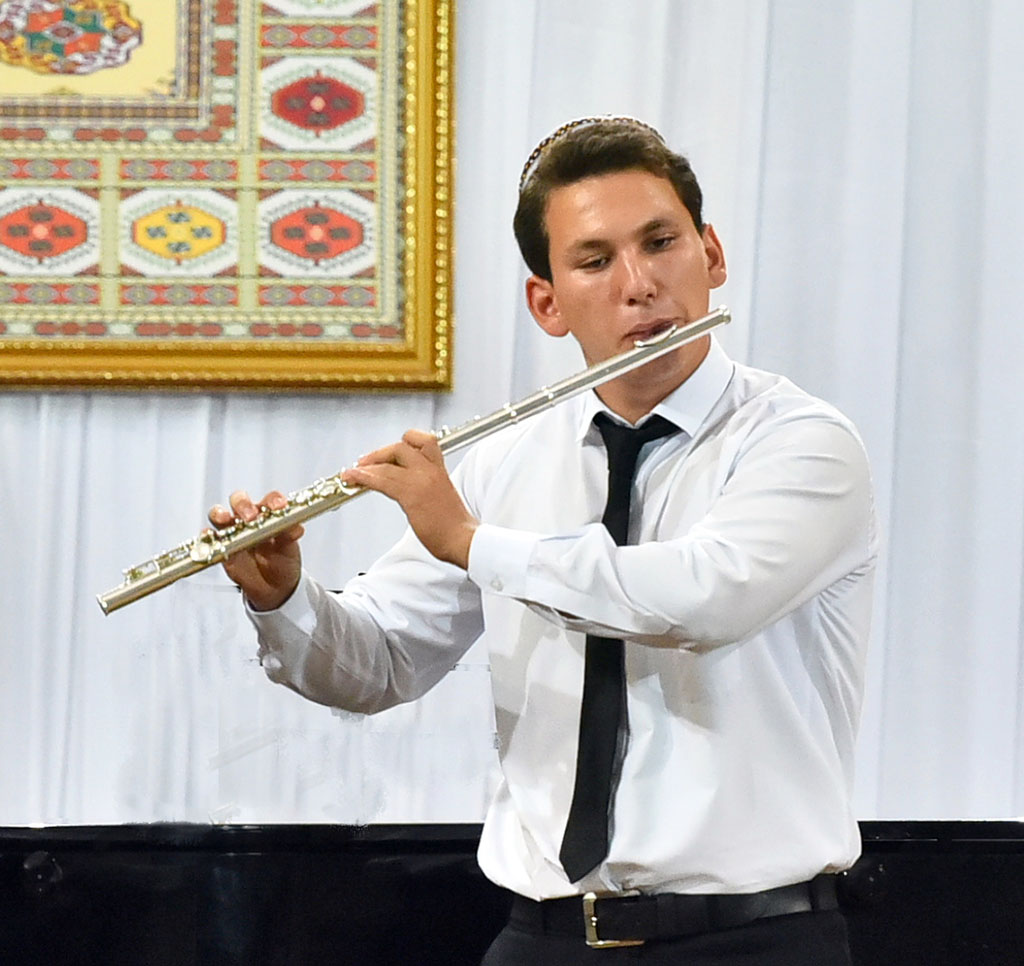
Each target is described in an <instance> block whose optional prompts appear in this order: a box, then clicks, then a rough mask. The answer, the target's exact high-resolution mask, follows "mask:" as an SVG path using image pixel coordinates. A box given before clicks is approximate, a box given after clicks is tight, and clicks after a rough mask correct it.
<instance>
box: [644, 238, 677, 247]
mask: <svg viewBox="0 0 1024 966" xmlns="http://www.w3.org/2000/svg"><path fill="white" fill-rule="evenodd" d="M675 240H676V236H675V235H659V236H658V237H657V238H652V239H651V242H650V244H651V248H654V249H658V248H668V246H669V245H671V244H672V242H674V241H675Z"/></svg>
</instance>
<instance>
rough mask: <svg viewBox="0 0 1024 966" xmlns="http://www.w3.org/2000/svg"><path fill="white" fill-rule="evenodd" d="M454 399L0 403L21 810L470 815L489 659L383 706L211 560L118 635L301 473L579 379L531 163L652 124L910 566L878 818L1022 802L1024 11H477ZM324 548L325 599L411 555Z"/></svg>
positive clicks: (6, 685) (355, 538)
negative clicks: (295, 666) (277, 637)
mask: <svg viewBox="0 0 1024 966" xmlns="http://www.w3.org/2000/svg"><path fill="white" fill-rule="evenodd" d="M456 47H457V75H456V77H457V82H456V90H457V98H456V103H457V118H458V132H457V151H456V154H457V163H458V170H457V179H456V193H455V204H456V212H455V227H456V243H457V254H456V263H455V264H456V296H455V315H456V317H455V386H456V388H455V390H454V392H452V393H451V394H450V395H437V396H430V395H405V396H399V395H395V396H386V395H343V394H337V395H332V396H297V395H296V396H291V395H282V394H272V395H271V394H266V395H263V394H245V395H233V394H218V395H198V394H180V395H175V394H170V393H120V394H114V393H98V392H96V393H77V392H75V393H4V394H0V445H2V454H3V455H2V460H0V825H14V824H28V823H72V824H93V823H120V822H139V821H157V820H190V821H223V822H234V821H245V822H277V821H285V822H358V823H363V822H388V821H450V822H458V821H477V820H479V819H480V818H481V817H482V814H483V808H484V803H485V801H486V799H487V794H488V790H489V785H490V781H491V779H492V768H493V760H492V759H493V735H492V724H491V717H490V711H489V705H488V698H489V695H488V687H489V685H488V672H487V665H486V656H485V655H484V654H482V653H479V652H478V651H477V650H474V651H471V652H470V654H469V655H467V657H466V659H465V660H464V661H463V662H462V663H461V664H460V665H459V666H458V667H457V668H456V669H455V671H454V672H453V673H452V674H451V675H450V676H449V678H448V679H447V680H446V681H445V682H444V683H443V684H442V685H441V686H440V687H439V688H438V689H437V690H436V691H435V692H434V693H432V694H431V695H428V696H427V698H426V699H425V700H424V701H423V702H421V703H420V704H418V705H414V706H409V707H405V708H399V709H396V710H394V711H391V712H388V713H386V714H384V715H381V716H378V717H376V718H371V719H362V718H358V717H355V716H351V715H340V714H337V713H332V712H331V711H329V710H328V709H326V708H321V707H318V706H314V705H311V704H309V703H308V702H305V701H303V700H302V699H300V698H298V697H297V696H295V695H293V694H291V693H290V692H287V691H285V690H283V689H281V688H278V687H276V686H273V685H271V684H270V683H269V682H267V681H266V679H265V678H264V676H263V673H262V671H261V670H260V668H259V667H258V666H257V664H256V663H255V660H254V643H253V636H252V634H251V632H250V630H249V628H248V625H247V624H246V622H245V620H244V618H243V617H242V615H241V611H240V607H239V603H238V600H237V595H236V594H235V592H234V591H233V590H232V589H231V588H230V587H229V586H228V585H227V583H226V581H225V580H224V578H223V577H222V576H221V575H220V574H219V572H217V571H212V570H211V571H206V572H205V573H204V574H201V575H198V576H196V577H194V578H192V579H190V580H188V581H183V582H181V583H179V584H176V585H174V587H172V588H170V589H168V590H165V591H163V592H161V593H160V594H157V595H155V596H153V597H150V598H148V599H147V600H145V601H142V602H139V603H137V604H134V605H132V606H131V607H129V608H127V609H126V610H123V611H120V612H118V613H116V614H114V615H112V616H110V617H103V616H102V614H101V613H100V610H99V608H98V607H97V605H96V602H95V600H94V595H95V594H96V593H97V592H98V591H101V590H106V589H108V588H109V587H110V586H112V585H113V584H115V583H117V582H118V580H119V573H120V570H121V568H122V567H124V566H127V565H128V564H134V563H136V562H138V561H141V560H143V559H146V558H148V557H150V556H151V555H153V554H154V553H155V552H157V551H161V550H164V549H167V548H168V547H170V546H172V545H173V544H175V543H178V542H179V541H181V540H183V539H185V538H186V537H187V536H189V535H191V534H192V533H193V532H195V531H196V529H197V528H198V527H199V526H200V525H201V524H202V522H203V520H204V516H205V510H206V508H207V507H208V506H209V505H210V504H211V503H213V502H215V501H218V500H223V499H224V498H225V497H226V495H227V493H228V492H229V491H230V490H231V489H233V488H236V487H239V486H246V487H248V488H250V489H251V490H253V491H255V492H257V493H262V492H263V491H264V490H266V489H268V488H270V487H278V488H281V489H285V490H290V489H296V488H298V487H299V486H301V485H303V484H305V483H308V482H310V481H311V480H313V479H315V478H317V477H319V476H322V475H324V474H327V473H331V472H335V471H336V470H337V469H339V468H340V467H341V466H343V465H345V464H347V463H349V462H351V461H352V460H353V459H354V458H355V457H356V456H357V455H358V454H359V453H362V452H365V451H366V450H368V449H370V448H373V447H374V446H377V445H380V444H383V443H384V442H387V441H390V440H391V439H393V438H396V437H397V436H398V435H400V434H401V432H402V431H403V430H404V429H406V428H408V427H409V426H419V427H425V428H429V427H432V426H440V425H443V424H450V425H454V424H456V423H458V422H461V421H463V420H465V419H466V418H469V417H470V416H472V415H473V414H475V413H484V412H488V411H490V410H491V409H493V408H495V407H497V406H499V405H501V404H502V403H504V402H505V401H506V400H509V399H513V398H515V397H517V396H519V395H522V394H525V393H526V392H528V391H531V390H532V389H535V388H537V387H538V386H540V385H542V384H543V383H545V382H549V381H552V380H554V379H557V378H560V377H561V376H564V375H567V374H569V373H570V372H573V371H575V370H576V369H578V368H580V366H581V360H580V358H579V356H578V354H577V352H576V350H575V347H574V346H573V345H571V344H570V343H569V342H568V341H552V340H549V339H546V337H543V336H542V334H541V333H540V332H539V330H537V329H536V327H535V326H534V325H533V323H532V321H531V320H530V319H529V317H528V315H527V314H526V312H525V310H524V308H523V305H522V283H523V279H524V271H523V269H522V268H521V267H520V264H519V258H518V254H517V252H516V250H515V246H514V242H513V239H512V234H511V230H510V227H509V226H510V221H511V216H512V211H513V209H514V205H515V186H516V182H517V178H518V174H519V168H520V166H521V164H522V161H523V159H524V158H525V156H526V155H527V154H528V153H529V151H530V150H531V148H532V147H533V145H534V144H535V143H536V141H538V140H539V139H540V138H541V137H542V136H543V135H545V134H546V133H548V132H549V131H550V130H551V129H552V128H554V127H556V126H557V125H558V124H560V123H561V122H563V121H564V120H566V119H568V118H571V117H574V116H579V115H583V114H591V113H620V112H623V113H631V114H636V115H639V116H641V117H643V118H645V119H647V120H649V121H650V122H651V123H653V124H655V125H656V126H657V127H659V128H660V129H661V130H662V131H663V133H664V134H665V135H666V137H667V138H668V140H669V141H670V142H671V143H672V144H673V145H674V146H676V147H678V148H679V149H681V150H683V151H684V152H685V153H687V154H689V156H690V157H691V159H692V161H693V163H694V166H695V168H696V171H697V173H698V176H699V177H700V179H701V181H702V184H703V186H704V189H705V195H706V199H707V200H706V207H707V215H708V218H709V219H710V220H711V221H712V222H714V224H715V225H716V227H717V229H718V232H719V235H720V237H721V238H722V239H723V242H724V245H725V248H726V254H727V257H728V259H729V267H730V281H729V282H728V284H727V286H726V288H724V289H723V290H722V291H721V293H720V294H721V301H722V302H724V303H726V304H728V305H729V306H730V307H731V308H732V310H733V313H734V317H735V321H734V322H733V324H732V326H730V327H729V328H728V329H727V330H726V331H725V332H724V334H723V335H722V336H721V341H722V342H723V344H724V345H725V346H726V348H727V349H728V350H729V351H730V352H731V353H732V354H733V355H734V356H735V357H736V358H738V359H740V360H742V361H747V362H750V363H752V364H754V365H759V366H763V367H765V368H769V369H774V370H777V371H781V372H783V373H785V374H787V375H789V376H790V377H791V378H793V379H794V380H795V381H796V382H798V383H800V384H801V385H803V386H804V387H805V388H807V389H809V390H811V391H813V392H815V393H817V394H819V395H821V396H823V397H825V398H827V399H829V400H831V401H833V402H835V403H836V404H838V405H839V406H840V408H842V409H843V410H845V411H846V412H847V413H848V414H849V415H850V416H851V417H852V418H853V419H854V420H855V421H856V422H857V424H858V425H859V426H860V428H861V431H862V433H863V435H864V437H865V440H866V442H867V445H868V448H869V450H870V453H871V457H872V461H873V466H874V473H875V478H876V484H877V494H878V504H879V512H880V516H881V519H882V523H883V526H884V532H885V561H884V565H883V569H882V573H881V579H880V582H879V594H878V604H877V609H876V621H875V631H874V635H873V641H872V650H871V663H870V675H869V694H868V699H867V704H866V707H865V715H864V726H863V733H862V741H861V746H860V757H859V777H858V787H857V805H858V810H859V814H860V815H861V817H862V818H865V819H869V818H905V819H920V818H990V817H1006V816H1020V815H1022V814H1024V641H1022V634H1021V614H1022V590H1024V406H1022V405H1021V404H1020V402H1019V401H1018V395H1019V380H1020V379H1021V374H1022V372H1024V325H1022V322H1024V310H1022V306H1024V281H1022V279H1024V270H1022V263H1024V229H1022V226H1024V187H1022V180H1024V120H1022V118H1024V111H1022V109H1021V103H1022V102H1024V6H1022V5H1021V4H1020V3H1019V2H1017V0H944V2H942V3H931V2H927V0H916V2H914V0H885V2H882V0H834V2H830V3H821V2H820V0H760V2H758V0H716V2H714V3H708V2H703V0H701V2H698V0H674V2H673V0H631V2H629V3H622V2H621V0H601V2H598V0H517V2H516V3H493V2H489V0H459V3H458V10H457V37H456ZM401 523H402V518H401V515H400V514H399V513H398V512H397V511H396V510H395V509H394V508H393V507H391V506H390V505H388V504H387V501H385V500H383V499H382V498H378V497H375V496H368V497H366V498H365V502H364V501H360V502H359V503H358V504H356V505H354V506H353V507H352V508H346V509H343V510H341V511H340V512H339V513H338V514H335V515H331V516H329V517H325V518H322V519H321V520H318V521H315V522H314V523H313V524H311V525H310V527H309V532H308V536H307V539H306V541H305V555H306V560H307V562H308V565H309V567H310V569H311V570H312V571H313V572H314V573H316V574H317V575H318V576H320V577H321V578H322V579H323V580H324V582H325V583H327V584H328V585H330V586H340V585H341V584H342V583H343V582H344V580H345V579H346V578H347V577H348V576H350V575H351V574H353V573H354V572H356V571H357V570H359V569H361V568H363V567H365V566H366V565H367V564H368V563H369V562H370V561H371V560H372V559H373V558H374V557H375V556H376V555H377V554H378V553H379V552H380V551H381V550H383V549H384V548H385V547H386V546H387V545H388V544H389V543H390V542H391V541H392V540H393V539H394V537H395V536H396V535H397V533H398V532H399V530H400V527H401Z"/></svg>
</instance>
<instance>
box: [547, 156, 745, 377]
mask: <svg viewBox="0 0 1024 966" xmlns="http://www.w3.org/2000/svg"><path fill="white" fill-rule="evenodd" d="M545 223H546V227H547V232H548V238H549V240H550V247H549V254H550V260H551V275H552V280H551V281H550V282H548V281H546V280H544V279H541V278H538V277H537V276H533V277H531V279H530V281H529V282H528V283H527V299H528V302H529V305H530V310H531V312H532V313H533V315H534V318H536V320H537V322H538V323H539V324H540V326H541V327H542V328H543V329H544V330H545V331H546V332H548V333H549V334H550V335H556V336H562V335H568V334H571V335H573V336H574V337H575V338H576V340H577V341H578V342H579V344H580V347H581V348H582V350H583V355H584V358H585V359H586V360H587V363H588V365H593V364H594V363H596V362H601V361H603V360H604V359H607V358H610V357H611V356H614V355H617V354H619V353H621V352H625V351H627V350H628V349H632V348H633V344H634V342H635V341H636V340H638V339H647V338H650V337H651V336H652V335H656V334H657V333H658V332H660V331H662V330H664V329H665V328H667V327H668V326H669V325H671V324H676V325H683V324H685V323H687V322H692V321H694V320H695V319H698V318H700V317H701V316H703V315H706V314H707V311H708V303H709V293H710V291H711V289H713V288H717V287H718V286H719V285H721V284H722V283H723V282H724V281H725V258H724V255H723V253H722V247H721V245H720V244H719V242H718V239H717V237H716V236H715V232H714V230H713V229H712V228H711V226H710V225H709V226H706V227H705V229H704V232H703V235H702V234H701V233H698V231H697V229H696V228H695V227H694V224H693V219H692V218H691V217H690V213H689V212H688V211H687V210H686V206H685V205H684V204H683V203H682V201H680V200H679V197H678V196H677V195H676V193H675V189H674V188H673V187H672V183H671V182H670V181H668V180H667V179H665V178H661V177H658V176H657V175H654V174H651V173H650V172H648V171H644V170H641V169H635V168H631V169H628V170H626V171H618V172H615V173H613V174H604V175H598V176H595V177H591V178H585V179H583V180H582V181H577V182H575V183H573V184H570V185H565V186H563V187H561V188H557V189H556V190H555V191H553V192H552V193H551V195H550V196H549V199H548V207H547V212H546V218H545ZM672 355H673V356H675V355H676V354H675V353H673V354H672ZM701 357H703V349H702V351H701ZM677 362H678V360H677ZM687 374H688V373H687Z"/></svg>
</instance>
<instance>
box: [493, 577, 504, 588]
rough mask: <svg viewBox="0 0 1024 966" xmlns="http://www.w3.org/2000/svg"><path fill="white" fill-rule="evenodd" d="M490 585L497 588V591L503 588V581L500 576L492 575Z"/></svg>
mask: <svg viewBox="0 0 1024 966" xmlns="http://www.w3.org/2000/svg"><path fill="white" fill-rule="evenodd" d="M491 587H492V588H493V589H494V590H498V591H500V590H503V589H504V587H505V585H504V584H503V583H502V582H501V578H500V577H494V578H493V579H492V580H491Z"/></svg>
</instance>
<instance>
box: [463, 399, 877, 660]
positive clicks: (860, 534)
mask: <svg viewBox="0 0 1024 966" xmlns="http://www.w3.org/2000/svg"><path fill="white" fill-rule="evenodd" d="M874 543H875V535H874V530H873V506H872V496H871V483H870V474H869V470H868V465H867V459H866V456H865V453H864V449H863V445H862V444H861V442H860V440H859V439H858V438H857V437H856V435H855V434H854V433H853V432H852V431H851V430H850V429H849V428H848V427H847V426H846V425H844V424H842V423H840V422H838V421H836V420H833V419H830V418H825V417H821V416H810V417H805V418H798V419H790V420H788V421H786V422H785V423H783V424H781V425H775V426H769V427H764V428H763V429H762V430H761V431H760V432H759V433H758V434H757V435H756V436H752V437H751V438H750V439H749V440H747V441H746V443H745V444H744V445H743V446H742V447H741V449H740V451H739V453H738V455H737V457H736V458H735V460H734V461H733V465H732V466H731V468H730V471H729V473H728V474H727V475H726V477H725V480H724V484H723V485H722V487H721V490H720V492H719V493H718V494H717V496H716V498H715V499H714V500H713V501H712V502H711V504H710V507H709V509H708V511H707V513H706V514H705V515H704V516H703V517H702V519H700V520H699V521H698V522H697V523H696V524H694V525H693V526H691V527H690V529H689V530H688V532H686V533H685V534H681V535H678V536H673V535H668V536H666V537H665V538H664V539H660V540H657V541H651V542H646V543H641V544H638V545H635V546H621V547H620V546H616V545H615V543H614V541H613V540H612V539H611V537H610V535H609V534H608V532H607V530H606V529H605V528H604V526H602V525H601V524H590V525H587V526H585V527H582V528H581V529H580V530H578V531H576V532H574V533H570V534H566V535H558V536H548V535H541V534H534V533H528V532H524V531H521V530H512V529H508V528H503V527H497V526H489V525H483V526H481V527H480V528H479V529H478V530H477V532H476V535H475V536H474V539H473V544H472V547H471V550H470V559H469V575H470V577H471V579H472V580H473V581H475V582H476V583H477V584H478V585H479V586H480V587H481V588H483V589H485V590H487V591H489V592H492V593H497V594H503V595H506V596H510V597H514V598H517V599H519V600H521V601H523V602H524V603H526V604H527V605H528V606H529V607H531V609H533V610H535V611H537V612H538V613H540V614H542V615H543V616H545V617H546V618H547V619H548V620H550V621H552V622H553V623H556V624H559V625H560V626H563V627H566V628H568V629H571V630H578V631H582V632H585V633H590V634H598V635H602V636H606V637H617V638H622V639H626V640H630V641H634V642H637V643H644V644H651V645H661V646H680V645H682V646H689V647H708V646H715V645H719V644H727V643H733V642H736V641H741V640H743V639H745V638H746V637H748V636H750V635H751V634H753V633H755V632H757V631H759V630H761V629H762V628H764V627H766V626H767V625H769V624H771V623H773V622H774V621H776V620H778V619H779V618H780V617H782V616H784V615H785V614H787V613H789V612H790V611H792V610H794V609H796V608H797V607H799V606H800V605H801V604H803V603H804V602H806V601H807V600H809V599H810V598H811V597H812V596H814V595H816V594H818V593H820V592H821V591H823V590H824V589H825V588H827V587H829V586H830V585H831V584H833V583H834V582H836V581H839V580H841V579H843V578H844V577H845V576H847V575H851V574H856V573H857V572H858V571H859V570H864V571H867V570H869V569H870V567H871V565H872V561H873V557H874V553H875V550H874Z"/></svg>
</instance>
